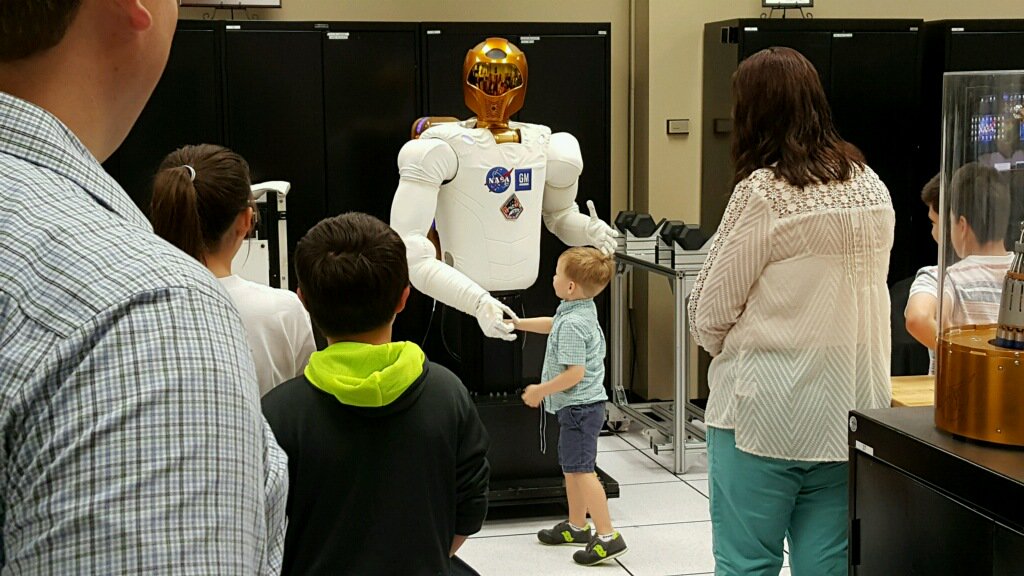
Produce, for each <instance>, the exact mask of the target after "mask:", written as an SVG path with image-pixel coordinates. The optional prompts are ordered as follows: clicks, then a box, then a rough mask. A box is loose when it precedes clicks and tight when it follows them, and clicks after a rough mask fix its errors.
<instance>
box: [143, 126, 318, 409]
mask: <svg viewBox="0 0 1024 576" xmlns="http://www.w3.org/2000/svg"><path fill="white" fill-rule="evenodd" d="M254 206H255V204H254V202H253V196H252V190H251V184H250V181H249V165H248V164H247V163H246V161H245V159H243V158H242V157H241V156H239V155H238V154H236V153H234V152H232V151H231V150H228V149H227V148H224V147H222V146H215V145H212V144H200V145H198V146H185V147H183V148H180V149H178V150H175V151H174V152H171V153H170V154H168V155H167V157H166V158H164V161H163V162H162V163H161V164H160V169H159V171H158V172H157V174H156V177H155V178H154V180H153V198H152V200H151V202H150V209H149V219H150V221H151V222H152V223H153V231H154V232H156V233H157V234H158V235H159V236H161V237H162V238H164V239H165V240H167V241H168V242H170V243H171V244H174V245H175V246H177V247H178V248H179V249H180V250H182V251H183V252H185V253H186V254H188V255H189V256H192V257H193V258H195V259H196V260H198V261H199V262H201V263H202V264H203V265H204V266H206V267H207V268H208V269H209V270H210V272H212V273H213V275H214V276H216V277H217V278H218V279H219V280H220V282H221V285H222V286H223V287H224V289H225V290H226V291H227V293H228V295H229V296H231V299H232V301H233V302H234V304H235V307H237V308H238V312H239V314H241V316H242V323H243V324H244V325H245V331H246V336H247V338H248V341H249V348H250V349H251V350H252V355H253V361H254V362H255V364H256V376H257V380H258V381H259V389H260V395H261V396H262V395H263V394H266V393H267V392H268V391H270V389H271V388H273V387H274V386H277V385H278V384H280V383H281V382H284V381H285V380H290V379H292V378H294V377H295V376H298V375H300V374H302V371H303V370H304V369H305V367H306V362H307V361H308V360H309V355H310V354H312V353H313V352H314V351H315V350H316V345H315V344H314V342H313V328H312V326H311V324H310V321H309V314H308V313H306V310H305V308H304V307H303V306H302V303H301V302H300V301H299V299H298V297H297V296H296V295H295V294H294V293H292V292H289V291H288V290H279V289H277V288H271V287H269V286H263V285H261V284H257V283H255V282H250V281H248V280H244V279H242V278H240V277H239V276H237V275H235V274H232V271H231V262H232V260H234V258H235V254H237V253H238V250H239V249H240V248H241V247H242V243H243V241H244V240H245V238H247V237H248V236H249V235H250V233H251V232H252V230H253V227H254V226H255V223H256V219H255V211H254Z"/></svg>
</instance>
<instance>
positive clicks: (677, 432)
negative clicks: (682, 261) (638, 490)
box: [609, 252, 707, 474]
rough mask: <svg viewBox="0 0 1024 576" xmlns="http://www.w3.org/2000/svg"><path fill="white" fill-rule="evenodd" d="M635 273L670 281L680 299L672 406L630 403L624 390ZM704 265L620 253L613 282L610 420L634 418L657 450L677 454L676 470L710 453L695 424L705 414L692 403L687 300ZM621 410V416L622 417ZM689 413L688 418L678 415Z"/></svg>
mask: <svg viewBox="0 0 1024 576" xmlns="http://www.w3.org/2000/svg"><path fill="white" fill-rule="evenodd" d="M634 270H640V271H643V272H647V273H653V274H657V275H660V276H664V277H667V278H668V281H669V285H670V286H671V288H672V294H673V300H674V306H673V311H674V314H673V316H674V322H673V330H672V332H673V337H672V344H673V354H672V379H673V389H674V391H675V398H674V400H672V401H670V402H644V403H633V404H630V403H629V401H628V399H627V398H626V390H625V387H624V386H623V362H622V355H623V339H624V335H625V331H626V330H625V324H626V305H625V299H626V296H627V294H626V277H627V276H628V275H629V274H631V273H632V272H633V271H634ZM699 271H700V266H699V265H697V266H696V267H692V266H689V267H687V268H685V269H680V270H676V269H674V268H669V267H667V266H662V265H659V264H655V263H653V262H648V261H646V260H641V259H639V258H636V257H633V256H630V255H628V254H624V253H621V252H616V254H615V277H614V278H613V279H612V294H611V300H612V319H611V332H612V343H611V349H612V354H611V357H612V358H611V364H612V382H611V385H612V407H610V416H609V420H610V421H615V420H616V419H618V420H620V421H621V420H628V421H633V422H637V423H639V424H642V425H643V426H644V431H643V433H644V435H645V436H647V437H648V438H649V439H650V442H651V447H652V448H653V449H654V450H655V452H656V453H657V451H658V450H659V446H660V445H664V444H670V445H671V446H672V448H671V449H672V450H673V452H674V458H673V472H675V473H676V474H683V473H685V472H686V468H687V462H686V458H687V455H688V454H690V455H694V454H701V453H706V452H707V443H706V435H705V430H704V428H703V427H702V426H697V425H695V424H693V423H692V420H693V419H696V420H699V421H700V422H701V423H703V422H704V410H703V409H701V408H700V407H699V406H696V405H694V404H692V403H691V402H690V395H689V392H688V390H687V386H686V384H687V375H688V374H689V373H690V361H691V358H690V354H689V352H690V326H689V319H688V317H687V313H686V299H687V297H688V296H689V294H690V290H692V289H693V284H694V282H695V281H696V278H697V274H698V272H699ZM616 410H617V411H618V412H619V414H616V413H615V412H616ZM678 414H683V415H684V416H683V418H677V417H676V415H678Z"/></svg>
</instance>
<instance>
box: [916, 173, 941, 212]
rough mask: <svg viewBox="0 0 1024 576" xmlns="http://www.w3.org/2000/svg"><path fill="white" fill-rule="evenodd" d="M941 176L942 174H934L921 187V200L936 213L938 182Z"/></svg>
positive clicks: (937, 208)
mask: <svg viewBox="0 0 1024 576" xmlns="http://www.w3.org/2000/svg"><path fill="white" fill-rule="evenodd" d="M941 178H942V174H936V175H935V176H932V179H931V180H929V181H928V182H927V183H926V184H925V185H924V188H921V201H922V202H924V203H925V204H927V205H928V207H929V208H931V209H932V211H933V212H935V213H936V214H938V213H939V182H940V181H941Z"/></svg>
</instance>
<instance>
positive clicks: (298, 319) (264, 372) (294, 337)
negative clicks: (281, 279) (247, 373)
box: [219, 275, 316, 396]
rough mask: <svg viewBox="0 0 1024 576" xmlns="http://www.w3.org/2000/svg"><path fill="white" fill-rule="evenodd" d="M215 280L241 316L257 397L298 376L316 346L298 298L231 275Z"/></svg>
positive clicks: (291, 293)
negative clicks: (254, 374)
mask: <svg viewBox="0 0 1024 576" xmlns="http://www.w3.org/2000/svg"><path fill="white" fill-rule="evenodd" d="M219 280H220V283H221V285H222V286H223V287H224V289H225V290H227V293H228V295H229V296H231V300H232V301H233V302H234V303H235V306H236V307H237V308H238V312H239V314H241V316H242V324H244V325H245V332H246V337H247V338H248V340H249V348H250V349H251V350H252V359H253V362H255V364H256V378H257V380H258V381H259V385H260V396H262V395H264V394H266V393H267V392H269V391H270V390H271V389H272V388H273V387H274V386H277V385H278V384H280V383H282V382H285V381H286V380H290V379H292V378H294V377H296V376H298V375H300V374H302V371H303V370H304V369H305V368H306V363H307V362H308V361H309V356H310V354H312V353H313V352H315V351H316V344H315V343H314V341H313V326H312V324H311V323H310V321H309V313H308V312H306V309H305V307H303V305H302V302H300V301H299V297H298V296H296V295H295V294H294V293H293V292H290V291H288V290H281V289H278V288H271V287H269V286H264V285H262V284H257V283H255V282H250V281H249V280H245V279H243V278H240V277H239V276H235V275H231V276H227V277H225V278H220V279H219Z"/></svg>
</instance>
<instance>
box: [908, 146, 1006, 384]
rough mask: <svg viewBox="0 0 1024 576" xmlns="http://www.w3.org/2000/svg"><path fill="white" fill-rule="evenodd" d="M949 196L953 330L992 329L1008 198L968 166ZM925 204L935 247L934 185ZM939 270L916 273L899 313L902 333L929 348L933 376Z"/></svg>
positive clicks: (982, 170) (989, 174)
mask: <svg viewBox="0 0 1024 576" xmlns="http://www.w3.org/2000/svg"><path fill="white" fill-rule="evenodd" d="M950 190H951V191H952V193H953V197H952V200H951V202H950V210H949V214H948V220H946V222H947V225H948V226H949V228H950V230H949V233H948V236H949V239H950V244H951V245H952V247H953V251H954V252H955V253H956V257H957V258H959V259H960V260H959V261H958V262H956V263H955V264H952V265H949V266H947V268H946V274H947V277H946V284H945V290H946V296H945V298H946V300H945V302H947V304H950V305H951V304H953V303H955V304H956V306H957V311H958V313H959V315H958V316H957V317H954V318H950V321H951V322H953V323H955V324H992V323H995V322H996V321H997V319H998V316H999V301H1000V294H1001V293H1002V289H1003V280H1004V278H1005V276H1006V270H1007V269H1008V268H1009V266H1010V264H1011V262H1013V254H1012V253H1011V252H1008V251H1007V249H1006V245H1005V236H1006V230H1007V227H1008V225H1009V220H1010V192H1009V188H1008V187H1007V185H1006V183H1005V182H1004V181H1003V178H1002V176H1001V175H1000V174H999V173H998V172H997V171H996V170H995V169H993V168H990V167H988V166H982V165H980V164H977V163H974V162H971V163H968V164H964V165H963V166H961V167H960V168H959V169H958V170H957V171H956V172H955V173H954V174H953V178H952V181H951V182H950ZM921 198H922V200H923V201H924V202H925V203H926V204H928V217H929V219H931V221H932V237H933V238H935V240H936V242H937V241H938V229H937V226H938V217H939V214H938V210H939V206H938V179H937V177H936V178H935V179H933V180H932V181H931V182H929V184H928V185H926V186H925V189H924V191H922V194H921ZM938 291H939V281H938V268H937V267H936V266H927V267H925V268H922V269H921V270H920V271H918V273H917V277H916V278H915V279H914V283H913V285H911V287H910V299H909V300H908V302H907V308H906V311H905V312H904V315H905V316H906V321H907V324H906V325H907V332H909V333H910V334H911V335H912V336H913V337H914V338H915V339H917V341H918V342H920V343H922V344H924V345H925V346H927V347H928V349H929V351H930V354H932V356H933V361H932V367H931V369H930V370H929V372H930V373H934V372H935V366H934V350H935V339H936V335H937V333H938V330H939V321H938V317H937V314H938V306H939V298H938Z"/></svg>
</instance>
